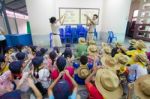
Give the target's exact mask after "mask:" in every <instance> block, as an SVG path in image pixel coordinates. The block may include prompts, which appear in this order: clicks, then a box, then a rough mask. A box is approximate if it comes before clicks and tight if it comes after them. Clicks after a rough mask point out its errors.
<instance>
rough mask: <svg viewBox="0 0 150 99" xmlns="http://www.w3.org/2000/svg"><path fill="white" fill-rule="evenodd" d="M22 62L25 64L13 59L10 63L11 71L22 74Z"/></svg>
mask: <svg viewBox="0 0 150 99" xmlns="http://www.w3.org/2000/svg"><path fill="white" fill-rule="evenodd" d="M22 64H23V62H22V61H13V62H11V63H10V64H9V70H10V71H11V73H12V74H20V73H21V67H22Z"/></svg>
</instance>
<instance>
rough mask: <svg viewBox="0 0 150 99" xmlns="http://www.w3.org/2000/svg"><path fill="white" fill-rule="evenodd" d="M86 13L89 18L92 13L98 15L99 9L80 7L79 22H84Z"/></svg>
mask: <svg viewBox="0 0 150 99" xmlns="http://www.w3.org/2000/svg"><path fill="white" fill-rule="evenodd" d="M85 14H86V15H88V16H89V17H90V18H91V19H92V17H93V15H94V14H97V15H98V16H99V9H92V8H91V9H81V24H86V23H87V22H86V21H87V19H86V17H85V16H84V15H85Z"/></svg>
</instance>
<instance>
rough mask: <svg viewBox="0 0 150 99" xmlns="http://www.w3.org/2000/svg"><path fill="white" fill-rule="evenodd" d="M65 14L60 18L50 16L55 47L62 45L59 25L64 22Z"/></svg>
mask: <svg viewBox="0 0 150 99" xmlns="http://www.w3.org/2000/svg"><path fill="white" fill-rule="evenodd" d="M64 19H65V16H62V17H61V18H60V19H56V17H51V18H50V23H51V29H52V34H53V36H52V38H53V39H52V45H53V47H62V43H61V39H60V35H59V27H60V25H62V24H63V23H64Z"/></svg>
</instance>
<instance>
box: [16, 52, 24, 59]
mask: <svg viewBox="0 0 150 99" xmlns="http://www.w3.org/2000/svg"><path fill="white" fill-rule="evenodd" d="M16 58H17V59H18V60H22V61H23V60H24V59H25V58H26V54H25V53H23V52H18V53H17V54H16Z"/></svg>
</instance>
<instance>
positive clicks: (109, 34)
mask: <svg viewBox="0 0 150 99" xmlns="http://www.w3.org/2000/svg"><path fill="white" fill-rule="evenodd" d="M114 39H115V40H116V41H117V37H116V36H115V35H114V33H113V32H112V31H108V39H107V43H112V42H113V40H114Z"/></svg>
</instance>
